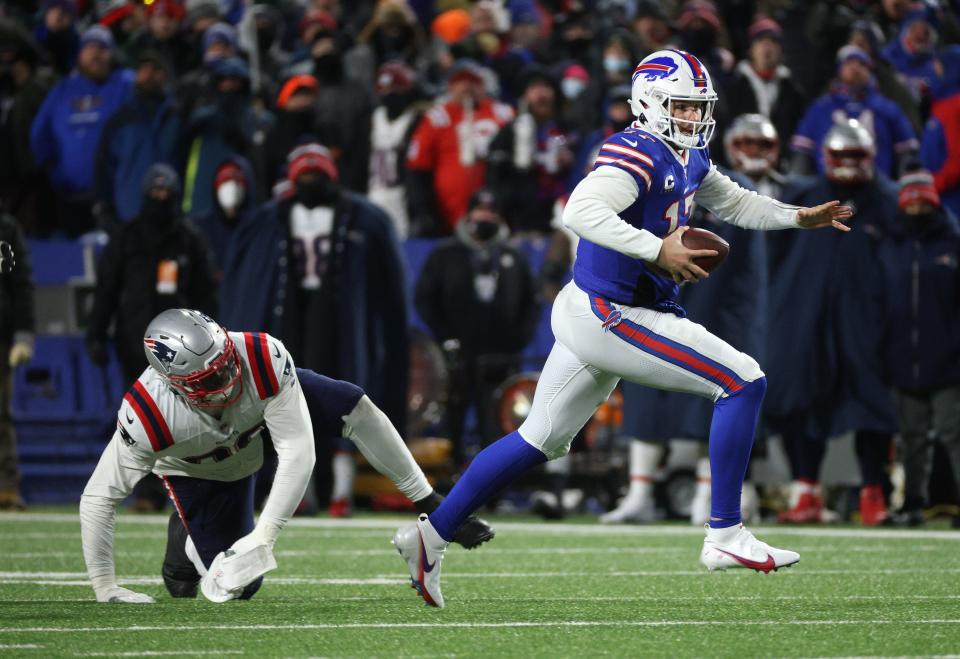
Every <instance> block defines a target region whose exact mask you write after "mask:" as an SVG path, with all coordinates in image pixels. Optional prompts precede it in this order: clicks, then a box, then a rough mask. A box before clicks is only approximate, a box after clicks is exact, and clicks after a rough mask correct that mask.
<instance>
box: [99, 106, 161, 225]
mask: <svg viewBox="0 0 960 659" xmlns="http://www.w3.org/2000/svg"><path fill="white" fill-rule="evenodd" d="M179 130H180V118H179V117H178V115H177V112H176V108H175V107H174V105H173V100H172V97H169V96H168V97H167V98H164V99H163V100H161V101H160V102H159V103H150V102H149V101H147V100H146V99H145V98H143V97H142V96H141V95H140V94H137V93H136V92H134V94H133V96H132V97H131V98H130V100H128V101H127V102H126V103H124V104H123V105H122V106H121V107H120V109H119V110H117V112H116V114H114V115H113V116H112V117H110V120H109V121H107V124H106V126H104V128H103V133H102V134H101V136H100V146H99V148H98V150H97V159H96V164H95V171H94V191H95V194H96V197H97V201H99V202H101V203H103V204H105V205H106V206H107V208H109V209H110V210H111V211H112V214H113V215H114V217H116V219H118V220H120V221H122V222H129V221H131V220H132V219H133V218H135V217H136V216H137V213H139V212H140V202H141V200H142V199H143V191H142V190H141V188H140V185H137V184H136V183H138V182H139V181H141V180H143V176H144V174H146V173H147V169H149V168H150V165H153V164H154V163H158V162H163V163H166V164H168V165H171V166H172V167H173V168H174V169H178V165H179V163H178V162H177V158H176V153H175V151H176V146H177V136H178V132H179Z"/></svg>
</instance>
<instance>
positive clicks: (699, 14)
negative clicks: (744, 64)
mask: <svg viewBox="0 0 960 659" xmlns="http://www.w3.org/2000/svg"><path fill="white" fill-rule="evenodd" d="M676 27H677V42H678V44H679V46H680V48H682V49H683V50H687V51H689V52H691V53H693V54H694V55H696V56H697V57H699V58H700V60H701V61H702V62H703V64H704V66H705V67H706V68H707V71H709V72H710V75H711V77H712V78H713V84H714V86H717V87H721V88H724V89H725V87H724V85H725V84H726V81H727V80H728V79H729V77H730V74H732V73H733V67H734V64H736V59H735V58H734V57H733V53H731V52H730V51H729V50H727V49H726V48H725V47H723V46H722V45H721V41H722V40H723V39H724V38H725V31H724V26H723V21H722V20H721V19H720V15H719V14H718V13H717V6H716V5H715V4H714V2H713V0H687V2H685V3H684V6H683V9H682V10H681V12H680V15H679V16H678V17H677V22H676ZM721 96H723V94H721Z"/></svg>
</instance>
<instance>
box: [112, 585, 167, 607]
mask: <svg viewBox="0 0 960 659" xmlns="http://www.w3.org/2000/svg"><path fill="white" fill-rule="evenodd" d="M97 601H98V602H109V603H111V604H155V603H156V602H155V601H154V599H153V598H152V597H150V596H149V595H144V594H143V593H135V592H133V591H132V590H128V589H126V588H123V587H121V586H110V587H109V588H103V589H101V590H98V591H97Z"/></svg>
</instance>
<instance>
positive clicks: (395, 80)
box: [368, 60, 422, 240]
mask: <svg viewBox="0 0 960 659" xmlns="http://www.w3.org/2000/svg"><path fill="white" fill-rule="evenodd" d="M376 92H377V96H378V97H379V100H380V105H379V106H378V107H377V108H376V109H375V110H374V111H373V118H372V121H371V124H372V125H371V130H370V184H369V187H368V190H369V193H368V197H369V199H370V201H372V202H373V203H375V204H377V205H378V206H380V207H381V208H382V209H383V210H385V211H386V212H387V215H389V216H390V219H391V220H393V227H394V229H395V230H396V232H397V236H398V237H399V238H400V239H401V240H405V239H406V238H407V236H408V235H409V233H410V213H409V205H408V202H407V189H406V186H404V167H403V164H404V159H405V157H406V154H407V148H408V147H409V145H410V140H411V139H412V137H413V131H414V129H415V128H416V127H417V123H418V122H419V120H420V115H421V114H422V108H421V107H420V106H419V104H418V103H417V101H418V99H419V98H420V90H419V87H418V85H417V79H416V74H415V73H414V71H413V69H411V68H410V67H409V66H407V65H406V64H404V63H403V62H401V61H399V60H397V61H393V62H387V63H386V64H384V65H383V66H381V67H380V70H379V71H378V73H377V86H376Z"/></svg>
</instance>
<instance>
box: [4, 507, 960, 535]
mask: <svg viewBox="0 0 960 659" xmlns="http://www.w3.org/2000/svg"><path fill="white" fill-rule="evenodd" d="M411 519H413V516H412V515H408V516H403V517H375V518H359V519H329V518H324V517H319V518H307V517H295V518H294V519H292V520H290V522H289V524H288V526H287V528H290V529H297V528H301V529H309V528H322V529H396V527H397V526H398V525H399V524H404V523H409V522H410V521H411ZM167 520H168V517H167V516H165V515H121V516H120V518H119V527H120V528H121V529H122V527H123V526H125V525H130V524H136V525H147V526H166V524H167ZM6 522H72V523H75V524H77V526H78V527H79V523H80V522H79V518H78V517H77V516H76V515H70V514H64V513H50V514H46V513H0V524H4V523H6ZM495 526H496V528H497V529H498V530H502V531H518V532H524V533H558V534H566V535H601V536H603V535H693V536H701V537H702V536H703V529H702V528H700V527H699V526H683V525H672V524H652V525H649V526H631V525H627V526H610V525H603V524H576V523H556V522H549V523H548V522H544V523H532V522H505V521H499V520H496V522H495ZM751 530H754V531H758V532H763V533H768V534H771V535H774V534H775V535H790V536H807V537H812V538H830V537H832V538H874V539H875V538H884V539H891V540H917V539H926V540H954V541H960V531H925V530H918V529H856V528H830V527H814V526H811V527H786V526H775V525H762V526H755V527H751ZM121 532H122V531H121ZM78 533H79V531H78Z"/></svg>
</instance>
